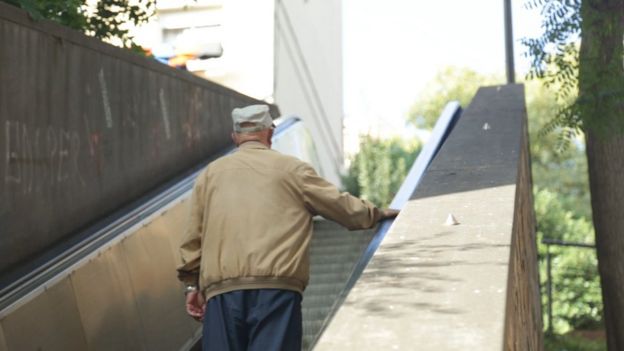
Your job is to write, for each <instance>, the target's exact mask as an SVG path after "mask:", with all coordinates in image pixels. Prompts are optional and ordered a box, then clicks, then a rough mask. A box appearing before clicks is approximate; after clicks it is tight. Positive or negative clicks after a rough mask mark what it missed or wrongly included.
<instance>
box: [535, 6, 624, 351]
mask: <svg viewBox="0 0 624 351" xmlns="http://www.w3.org/2000/svg"><path fill="white" fill-rule="evenodd" d="M527 4H528V5H529V6H530V7H535V8H541V9H542V14H543V16H544V21H543V28H544V33H543V35H542V36H541V37H540V38H537V39H527V40H525V41H524V43H525V45H527V47H528V49H529V55H530V56H531V58H532V60H533V63H532V71H531V76H533V77H541V78H544V79H546V81H547V82H551V83H558V84H560V85H561V87H562V89H561V94H564V95H565V94H568V95H571V94H575V93H577V98H576V99H574V101H573V102H572V103H571V104H569V105H567V106H565V107H564V108H563V109H561V110H560V111H559V113H558V114H557V116H556V117H555V119H553V121H552V123H551V125H552V126H560V127H563V128H567V129H568V131H572V132H574V131H577V130H582V131H583V132H584V133H585V138H586V142H587V148H586V155H587V161H588V171H589V184H590V193H591V205H592V215H593V222H594V229H595V235H596V250H597V256H598V268H599V272H600V279H601V286H602V297H603V303H604V313H605V315H604V319H605V328H606V333H607V346H608V349H609V350H624V333H622V330H624V289H623V288H622V287H624V254H623V253H624V235H623V233H624V215H623V210H622V209H623V208H624V181H623V178H622V177H623V176H622V174H624V105H623V103H624V80H623V78H624V67H623V65H622V60H623V59H624V56H623V54H624V47H623V43H622V40H623V38H624V0H583V1H580V0H566V1H560V0H531V1H529V2H528V3H527ZM577 38H580V42H581V44H580V49H579V50H578V51H577V50H576V49H575V48H576V47H577V45H576V39H577ZM568 135H570V133H568Z"/></svg>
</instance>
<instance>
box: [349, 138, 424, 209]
mask: <svg viewBox="0 0 624 351" xmlns="http://www.w3.org/2000/svg"><path fill="white" fill-rule="evenodd" d="M420 149H421V145H420V144H419V143H406V142H404V141H402V140H401V139H399V138H393V139H388V140H381V139H377V138H373V137H371V136H369V135H367V136H362V137H361V138H360V151H359V152H358V153H357V154H356V155H355V156H354V157H353V158H352V159H351V163H350V165H349V169H348V170H347V174H346V175H345V176H343V177H342V183H343V184H344V186H345V189H346V191H348V192H350V193H351V194H353V195H355V196H361V197H362V198H364V199H367V200H370V201H371V202H372V203H374V204H375V205H377V206H378V207H388V205H389V204H390V202H391V201H392V199H393V198H394V195H395V194H396V192H397V191H398V190H399V187H401V184H402V183H403V180H404V179H405V177H406V176H407V172H408V171H409V169H410V167H411V166H412V163H414V160H415V159H416V156H417V155H418V153H419V152H420Z"/></svg>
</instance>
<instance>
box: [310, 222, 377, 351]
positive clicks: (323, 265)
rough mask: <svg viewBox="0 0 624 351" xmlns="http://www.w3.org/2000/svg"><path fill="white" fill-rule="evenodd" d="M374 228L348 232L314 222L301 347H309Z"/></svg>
mask: <svg viewBox="0 0 624 351" xmlns="http://www.w3.org/2000/svg"><path fill="white" fill-rule="evenodd" d="M374 233H375V231H374V230H370V229H369V230H359V231H349V230H347V229H345V228H343V227H341V226H339V225H338V224H335V223H333V222H330V221H315V222H314V235H313V236H312V243H311V246H310V283H309V285H308V287H307V289H306V291H305V293H304V295H303V302H302V313H303V347H302V349H303V350H309V349H310V347H311V345H312V343H313V342H314V340H315V339H316V337H317V335H318V334H319V332H320V331H321V328H322V327H323V325H324V324H325V323H326V320H327V318H328V316H329V314H330V312H331V309H332V306H333V305H334V303H335V302H336V300H337V299H338V297H339V296H340V293H341V292H342V291H343V290H344V288H345V287H346V284H347V281H348V279H349V277H350V276H351V272H352V271H353V268H354V266H355V264H356V262H357V261H358V260H359V258H360V257H361V256H362V253H363V252H364V250H365V249H366V248H367V247H368V244H369V243H370V241H371V239H372V237H373V235H374Z"/></svg>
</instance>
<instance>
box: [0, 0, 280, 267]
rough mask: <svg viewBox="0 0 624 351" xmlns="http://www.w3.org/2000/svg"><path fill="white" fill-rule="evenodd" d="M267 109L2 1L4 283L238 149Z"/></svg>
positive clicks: (0, 230)
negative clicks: (252, 117) (241, 109)
mask: <svg viewBox="0 0 624 351" xmlns="http://www.w3.org/2000/svg"><path fill="white" fill-rule="evenodd" d="M257 102H258V101H257V100H254V99H252V98H249V97H247V96H244V95H241V94H239V93H237V92H235V91H233V90H230V89H227V88H224V87H221V86H219V85H217V84H213V83H210V82H208V81H205V80H203V79H200V78H197V77H195V76H192V75H191V74H188V73H186V72H181V71H177V70H174V69H172V68H169V67H166V66H164V65H162V64H160V63H157V62H155V61H153V60H151V59H148V58H144V57H140V56H138V55H135V54H133V53H130V52H127V51H125V50H121V49H118V48H115V47H112V46H110V45H107V44H104V43H102V42H100V41H99V40H96V39H93V38H88V37H86V36H84V35H82V34H80V33H78V32H75V31H71V30H68V29H66V28H64V27H62V26H59V25H56V24H53V23H51V22H47V21H43V22H33V21H32V20H31V19H29V17H28V16H27V15H26V13H25V12H23V11H21V10H19V9H16V8H15V7H12V6H9V5H6V4H4V3H0V132H1V134H0V135H2V138H0V141H1V142H0V182H1V184H0V189H1V191H0V194H1V196H0V276H1V275H2V274H4V273H6V272H7V271H8V270H10V269H12V268H14V267H15V266H16V265H17V264H19V263H20V262H23V261H26V260H29V259H31V258H32V257H33V256H34V255H37V254H38V253H40V252H42V250H45V249H47V248H49V247H50V246H51V245H53V244H56V243H58V242H59V241H62V240H63V239H65V238H66V237H67V235H68V234H70V233H72V232H74V231H76V230H77V229H79V228H82V227H83V226H86V225H88V224H89V223H91V222H92V221H93V220H95V219H98V218H100V217H101V216H103V215H105V214H107V213H110V212H111V211H113V210H115V209H117V208H118V207H119V206H120V205H122V204H125V203H128V202H129V201H130V200H133V199H135V198H137V197H138V196H141V195H143V194H145V193H146V192H147V191H149V190H150V189H153V188H154V187H155V186H157V185H159V184H160V183H162V182H163V181H165V180H168V179H171V178H172V177H174V176H176V175H179V174H180V173H181V172H184V171H186V170H187V169H188V168H189V167H191V166H194V165H196V164H197V163H198V162H199V161H201V160H203V159H205V158H206V157H208V156H209V155H211V154H213V153H214V152H215V151H217V150H220V149H223V148H224V147H226V146H228V145H229V144H230V139H229V133H230V131H231V122H230V117H229V116H230V111H231V109H232V108H233V107H236V106H242V105H246V104H250V103H257ZM273 114H274V116H277V114H278V111H277V109H276V108H274V109H273Z"/></svg>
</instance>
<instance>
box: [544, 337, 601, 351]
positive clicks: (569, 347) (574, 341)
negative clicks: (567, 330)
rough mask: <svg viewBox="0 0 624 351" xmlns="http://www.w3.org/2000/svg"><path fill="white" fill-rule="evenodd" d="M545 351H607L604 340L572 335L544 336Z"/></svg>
mask: <svg viewBox="0 0 624 351" xmlns="http://www.w3.org/2000/svg"><path fill="white" fill-rule="evenodd" d="M544 350H545V351H607V345H606V344H605V341H604V340H600V339H598V340H589V339H586V338H583V337H581V336H573V335H546V337H545V338H544Z"/></svg>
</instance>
